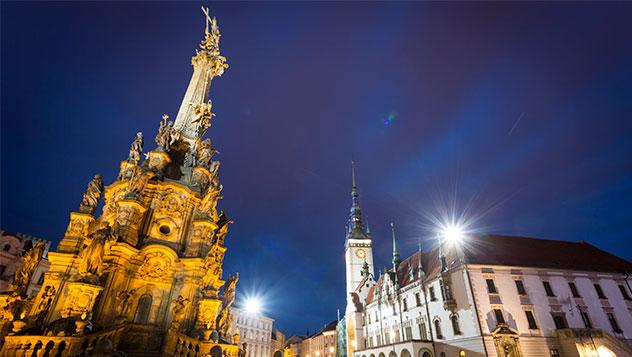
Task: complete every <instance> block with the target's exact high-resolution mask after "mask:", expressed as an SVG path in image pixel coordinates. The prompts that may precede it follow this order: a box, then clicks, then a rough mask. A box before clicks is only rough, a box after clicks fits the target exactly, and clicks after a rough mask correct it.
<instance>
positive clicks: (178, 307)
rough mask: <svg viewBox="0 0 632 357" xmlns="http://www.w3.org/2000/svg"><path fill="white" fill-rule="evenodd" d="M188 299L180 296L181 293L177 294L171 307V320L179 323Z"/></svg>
mask: <svg viewBox="0 0 632 357" xmlns="http://www.w3.org/2000/svg"><path fill="white" fill-rule="evenodd" d="M190 301H191V300H189V299H187V298H185V297H182V295H178V297H177V298H176V299H175V300H173V308H171V312H172V313H173V322H175V323H179V322H180V321H182V319H183V318H184V313H185V312H186V308H187V306H188V305H189V302H190Z"/></svg>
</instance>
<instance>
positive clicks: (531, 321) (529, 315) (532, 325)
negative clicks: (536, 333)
mask: <svg viewBox="0 0 632 357" xmlns="http://www.w3.org/2000/svg"><path fill="white" fill-rule="evenodd" d="M524 313H525V315H527V321H528V322H529V329H530V330H537V329H538V324H536V323H535V316H533V311H530V310H525V312H524Z"/></svg>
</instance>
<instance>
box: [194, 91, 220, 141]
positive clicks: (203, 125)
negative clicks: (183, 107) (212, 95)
mask: <svg viewBox="0 0 632 357" xmlns="http://www.w3.org/2000/svg"><path fill="white" fill-rule="evenodd" d="M212 109H213V102H211V101H210V100H209V101H208V102H207V103H198V104H196V105H195V106H194V107H193V112H194V113H195V119H194V120H193V121H191V123H192V124H197V136H198V137H199V138H201V137H203V136H204V134H205V133H206V130H207V129H208V128H209V127H210V126H211V119H213V117H214V116H215V114H213V112H212V111H211V110H212ZM209 144H210V143H209Z"/></svg>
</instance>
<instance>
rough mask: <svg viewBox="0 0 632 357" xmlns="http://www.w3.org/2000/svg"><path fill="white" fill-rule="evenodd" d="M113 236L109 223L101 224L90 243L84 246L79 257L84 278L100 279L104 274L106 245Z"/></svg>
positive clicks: (91, 237)
mask: <svg viewBox="0 0 632 357" xmlns="http://www.w3.org/2000/svg"><path fill="white" fill-rule="evenodd" d="M111 236H112V230H111V227H110V225H109V224H108V223H107V222H101V223H100V224H99V227H98V228H97V229H96V230H95V231H94V232H93V233H92V234H90V237H89V238H90V243H89V244H87V245H84V246H83V249H82V250H81V253H79V257H80V258H81V260H80V262H79V275H81V276H84V277H100V276H101V274H102V273H103V256H104V255H105V245H106V243H107V242H108V240H110V238H111Z"/></svg>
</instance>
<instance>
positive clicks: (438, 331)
mask: <svg viewBox="0 0 632 357" xmlns="http://www.w3.org/2000/svg"><path fill="white" fill-rule="evenodd" d="M434 326H435V333H436V334H437V339H438V340H442V339H443V334H442V333H441V323H440V322H439V320H435V321H434Z"/></svg>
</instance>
